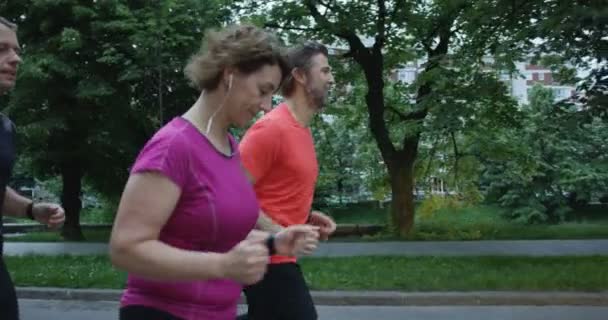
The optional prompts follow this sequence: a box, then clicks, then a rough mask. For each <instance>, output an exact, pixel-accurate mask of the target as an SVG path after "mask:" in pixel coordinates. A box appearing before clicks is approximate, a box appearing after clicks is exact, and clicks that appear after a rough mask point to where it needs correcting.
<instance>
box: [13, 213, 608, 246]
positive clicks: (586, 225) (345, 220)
mask: <svg viewBox="0 0 608 320" xmlns="http://www.w3.org/2000/svg"><path fill="white" fill-rule="evenodd" d="M324 211H325V212H327V213H329V214H330V215H332V216H333V217H334V219H335V220H336V222H337V223H338V224H352V223H354V224H381V225H385V224H386V223H387V221H388V214H389V213H388V208H384V209H379V208H378V207H377V205H374V204H355V205H349V206H346V207H340V208H326V209H324ZM577 216H578V217H579V219H578V220H577V221H568V222H563V223H559V224H539V225H527V224H520V223H516V222H513V221H510V220H508V219H506V218H505V217H504V215H503V211H502V210H501V209H499V208H497V207H493V206H476V207H470V208H464V209H457V210H440V211H438V212H436V213H435V214H433V215H431V216H422V215H417V217H416V223H415V227H414V228H415V229H414V231H413V233H412V234H411V235H410V236H408V237H407V238H405V239H404V238H398V237H395V236H394V235H392V234H390V233H388V232H382V233H380V234H377V235H373V236H364V237H359V236H352V237H341V238H336V239H333V241H362V240H363V241H386V240H395V241H404V240H405V241H407V240H416V241H423V240H516V239H522V240H524V239H528V240H535V239H607V238H608V209H605V208H604V209H602V208H600V209H597V208H596V209H594V210H593V211H589V212H580V213H578V214H577ZM84 234H85V238H86V239H87V241H90V242H107V241H108V239H109V236H110V230H92V231H91V230H85V231H84ZM6 241H33V242H55V241H62V238H61V236H60V235H59V233H57V232H32V233H28V234H24V235H20V236H15V237H7V238H6Z"/></svg>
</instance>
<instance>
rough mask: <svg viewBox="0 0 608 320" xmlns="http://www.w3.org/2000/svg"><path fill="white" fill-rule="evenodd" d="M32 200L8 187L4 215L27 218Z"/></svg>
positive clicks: (3, 208)
mask: <svg viewBox="0 0 608 320" xmlns="http://www.w3.org/2000/svg"><path fill="white" fill-rule="evenodd" d="M30 203H32V200H30V199H28V198H26V197H24V196H22V195H20V194H18V193H17V192H16V191H15V190H13V189H11V188H9V187H6V193H5V194H4V204H3V206H2V214H4V215H6V216H12V217H16V218H27V214H26V212H27V207H28V206H29V205H30Z"/></svg>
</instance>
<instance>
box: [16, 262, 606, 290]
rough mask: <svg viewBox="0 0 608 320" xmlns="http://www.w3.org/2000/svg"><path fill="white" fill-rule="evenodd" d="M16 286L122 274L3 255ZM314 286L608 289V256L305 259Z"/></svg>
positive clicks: (104, 280)
mask: <svg viewBox="0 0 608 320" xmlns="http://www.w3.org/2000/svg"><path fill="white" fill-rule="evenodd" d="M4 258H5V260H6V263H7V265H8V269H9V271H10V272H11V274H12V276H13V279H14V281H15V283H16V285H17V286H40V287H69V288H114V289H120V288H122V287H123V286H124V283H125V279H126V275H125V273H124V272H121V271H117V270H116V269H114V268H113V267H112V266H111V265H110V262H109V260H108V257H107V256H103V255H97V256H52V257H48V256H25V257H12V256H11V257H4ZM301 264H302V268H303V270H304V273H305V276H306V278H307V281H308V283H309V284H310V286H311V288H312V289H314V290H401V291H456V290H459V291H474V290H521V291H525V290H546V291H552V290H564V291H603V290H606V289H608V268H606V265H608V257H443V258H437V257H352V258H306V259H302V260H301Z"/></svg>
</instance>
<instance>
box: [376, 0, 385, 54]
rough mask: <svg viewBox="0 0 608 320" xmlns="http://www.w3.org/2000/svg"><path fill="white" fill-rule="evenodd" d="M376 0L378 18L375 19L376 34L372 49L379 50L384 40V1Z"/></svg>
mask: <svg viewBox="0 0 608 320" xmlns="http://www.w3.org/2000/svg"><path fill="white" fill-rule="evenodd" d="M377 2H378V19H376V28H377V29H378V34H377V35H376V41H375V42H374V51H376V52H379V51H380V50H382V47H384V43H385V42H386V15H387V13H386V2H385V0H377Z"/></svg>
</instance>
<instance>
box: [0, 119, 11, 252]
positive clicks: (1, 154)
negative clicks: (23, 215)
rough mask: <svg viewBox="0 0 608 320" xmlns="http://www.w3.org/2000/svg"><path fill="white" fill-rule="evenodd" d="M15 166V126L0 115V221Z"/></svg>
mask: <svg viewBox="0 0 608 320" xmlns="http://www.w3.org/2000/svg"><path fill="white" fill-rule="evenodd" d="M14 164H15V126H14V125H13V122H12V121H11V120H10V119H9V118H8V117H6V116H5V115H3V114H0V219H2V208H3V207H4V195H5V193H6V187H7V186H8V181H9V179H10V178H11V173H12V171H13V165H14ZM2 224H3V223H2V221H0V255H2V252H3V245H4V236H3V234H2Z"/></svg>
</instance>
